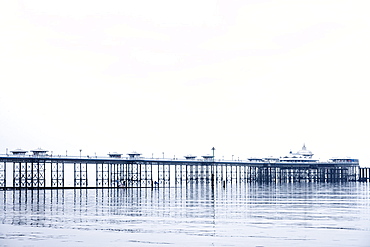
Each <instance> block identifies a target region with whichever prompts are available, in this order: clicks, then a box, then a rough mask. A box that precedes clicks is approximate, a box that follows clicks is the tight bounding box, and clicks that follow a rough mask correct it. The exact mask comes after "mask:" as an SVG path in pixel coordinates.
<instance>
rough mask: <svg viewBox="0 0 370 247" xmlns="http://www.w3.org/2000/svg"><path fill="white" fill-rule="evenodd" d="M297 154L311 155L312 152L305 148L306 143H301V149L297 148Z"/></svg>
mask: <svg viewBox="0 0 370 247" xmlns="http://www.w3.org/2000/svg"><path fill="white" fill-rule="evenodd" d="M297 154H299V155H303V156H312V155H313V154H312V152H311V151H310V150H307V148H306V145H305V144H303V147H302V149H301V150H299V151H298V152H297Z"/></svg>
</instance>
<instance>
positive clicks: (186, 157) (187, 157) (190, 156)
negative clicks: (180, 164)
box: [184, 154, 197, 160]
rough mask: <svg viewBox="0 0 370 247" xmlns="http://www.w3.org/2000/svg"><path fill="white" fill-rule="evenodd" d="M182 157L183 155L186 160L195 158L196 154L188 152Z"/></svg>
mask: <svg viewBox="0 0 370 247" xmlns="http://www.w3.org/2000/svg"><path fill="white" fill-rule="evenodd" d="M184 157H185V159H187V160H195V158H196V157H197V156H195V155H191V154H188V155H185V156H184Z"/></svg>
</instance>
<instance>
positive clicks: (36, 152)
mask: <svg viewBox="0 0 370 247" xmlns="http://www.w3.org/2000/svg"><path fill="white" fill-rule="evenodd" d="M31 152H32V153H33V156H38V157H44V156H47V155H48V154H47V152H49V151H47V150H44V149H42V148H38V149H34V150H31Z"/></svg>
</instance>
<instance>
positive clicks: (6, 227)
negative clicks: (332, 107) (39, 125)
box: [0, 181, 370, 247]
mask: <svg viewBox="0 0 370 247" xmlns="http://www.w3.org/2000/svg"><path fill="white" fill-rule="evenodd" d="M0 246H4V247H5V246H12V247H13V246H25V247H26V246H27V247H31V246H51V247H57V246H77V247H78V246H119V247H122V246H255V247H262V246H266V247H267V246H321V247H322V246H333V247H334V246H335V247H338V246H351V247H353V246H363V247H369V246H370V183H360V182H345V183H313V182H300V183H251V182H243V181H239V182H237V183H232V182H229V183H225V184H223V183H216V184H211V183H209V182H207V181H204V182H200V181H192V182H188V183H185V184H181V185H178V186H174V187H170V188H116V189H64V190H62V189H37V190H36V189H35V190H2V191H0Z"/></svg>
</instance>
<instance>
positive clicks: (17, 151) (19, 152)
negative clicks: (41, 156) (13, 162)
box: [10, 148, 27, 156]
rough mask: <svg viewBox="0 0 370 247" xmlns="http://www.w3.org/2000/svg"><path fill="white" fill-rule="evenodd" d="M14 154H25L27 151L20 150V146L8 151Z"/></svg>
mask: <svg viewBox="0 0 370 247" xmlns="http://www.w3.org/2000/svg"><path fill="white" fill-rule="evenodd" d="M10 152H11V153H12V154H13V155H14V156H25V155H26V153H27V151H25V150H22V149H20V148H18V149H16V150H14V151H10Z"/></svg>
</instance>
